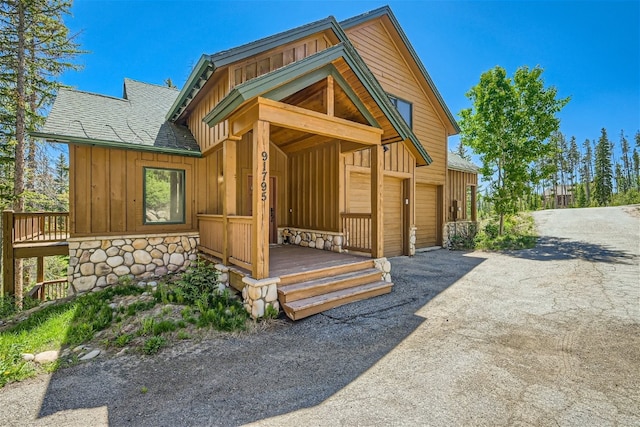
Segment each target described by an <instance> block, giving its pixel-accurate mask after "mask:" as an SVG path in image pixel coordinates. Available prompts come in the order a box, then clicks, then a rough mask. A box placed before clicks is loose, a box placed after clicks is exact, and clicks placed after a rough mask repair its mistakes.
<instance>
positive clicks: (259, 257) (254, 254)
mask: <svg viewBox="0 0 640 427" xmlns="http://www.w3.org/2000/svg"><path fill="white" fill-rule="evenodd" d="M251 184H252V186H253V200H252V201H251V203H252V206H253V209H252V211H253V230H252V239H251V240H252V245H251V246H252V247H251V270H252V271H251V275H252V276H253V277H254V278H255V279H258V280H260V279H266V278H268V277H269V122H267V121H264V120H258V121H256V122H254V124H253V177H252V183H251Z"/></svg>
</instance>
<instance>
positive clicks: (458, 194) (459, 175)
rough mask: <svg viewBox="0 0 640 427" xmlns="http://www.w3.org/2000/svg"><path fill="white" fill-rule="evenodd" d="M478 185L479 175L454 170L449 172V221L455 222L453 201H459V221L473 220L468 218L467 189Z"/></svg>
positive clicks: (447, 205) (447, 199)
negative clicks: (452, 208)
mask: <svg viewBox="0 0 640 427" xmlns="http://www.w3.org/2000/svg"><path fill="white" fill-rule="evenodd" d="M477 185H478V174H475V173H471V172H463V171H458V170H454V169H449V170H448V171H447V195H446V202H445V203H446V205H445V206H446V211H447V220H448V221H453V212H452V211H451V207H453V201H454V200H457V201H458V206H459V207H460V211H459V212H458V217H457V220H458V221H462V220H471V218H467V187H469V186H474V187H475V186H477Z"/></svg>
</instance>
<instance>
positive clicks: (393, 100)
mask: <svg viewBox="0 0 640 427" xmlns="http://www.w3.org/2000/svg"><path fill="white" fill-rule="evenodd" d="M387 96H388V97H389V101H391V105H393V106H394V108H395V109H396V111H397V112H398V114H400V117H402V120H404V121H405V123H407V125H408V126H409V128H410V129H413V103H412V102H409V101H407V100H406V99H404V98H400V97H398V96H395V95H392V94H390V93H387ZM398 101H400V102H403V103H405V104H407V105H408V106H409V122H407V120H406V119H405V118H404V116H403V115H402V113H401V112H400V110H399V109H398Z"/></svg>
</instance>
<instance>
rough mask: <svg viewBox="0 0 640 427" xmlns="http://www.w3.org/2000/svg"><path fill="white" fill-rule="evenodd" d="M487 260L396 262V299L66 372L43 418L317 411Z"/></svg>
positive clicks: (217, 418)
mask: <svg viewBox="0 0 640 427" xmlns="http://www.w3.org/2000/svg"><path fill="white" fill-rule="evenodd" d="M483 261H484V259H483V258H479V257H468V256H465V253H463V252H449V251H446V250H439V251H435V252H428V253H422V254H417V255H416V256H415V257H412V258H408V257H398V258H393V259H391V263H392V268H393V270H392V275H393V278H394V283H395V286H394V288H393V291H392V292H391V293H390V294H387V295H383V296H380V297H376V298H372V299H370V300H366V301H361V302H358V303H355V304H349V305H346V306H343V307H338V308H335V309H332V310H330V311H327V312H325V313H322V314H319V315H316V316H312V317H309V318H307V319H303V320H301V321H298V322H295V323H294V322H291V321H288V320H287V321H284V322H283V323H281V324H278V325H276V326H275V327H273V328H271V329H269V330H267V331H265V332H263V333H256V334H243V335H239V336H231V335H229V336H226V337H225V338H220V339H211V340H205V341H202V342H199V343H185V344H179V345H177V346H176V347H174V348H173V349H167V350H165V351H163V352H162V353H161V354H159V355H157V356H142V355H132V356H122V357H116V358H111V359H104V360H100V359H96V360H94V361H92V362H90V363H86V364H83V365H78V366H75V367H72V368H69V369H64V370H61V371H59V372H56V373H55V374H54V375H53V376H52V378H51V381H50V383H49V387H48V389H47V392H46V394H45V396H44V398H43V400H42V405H41V408H40V414H39V416H40V417H45V416H48V415H51V414H54V413H57V412H59V411H64V410H71V409H81V408H97V407H107V410H108V417H109V425H111V426H118V425H125V424H126V425H137V426H141V425H153V426H161V425H239V424H244V423H249V422H253V421H257V420H261V419H264V418H269V417H274V416H277V415H281V414H285V413H289V412H291V411H296V410H299V409H302V408H308V407H312V406H315V405H318V404H320V403H321V402H323V401H324V400H325V399H327V398H328V397H330V396H331V395H333V394H334V393H336V392H337V391H339V390H340V389H342V388H343V387H345V386H346V385H348V384H349V383H350V382H351V381H353V380H355V379H356V378H357V377H358V376H360V375H361V374H363V373H364V372H365V371H367V370H368V369H369V368H371V367H372V366H373V365H374V364H375V363H376V362H377V361H379V360H380V359H381V358H382V357H384V356H385V355H386V354H388V353H389V352H390V351H392V350H393V349H394V348H395V347H396V346H397V345H398V344H399V343H400V342H402V341H403V340H404V339H405V338H406V337H407V336H408V335H409V334H411V333H412V332H413V331H414V330H415V329H416V328H418V327H419V326H420V324H422V323H423V322H424V318H422V317H419V316H417V315H415V312H416V311H417V310H419V309H420V308H422V307H423V306H424V305H425V304H427V303H428V302H429V301H430V300H431V299H433V298H434V297H435V296H436V295H438V294H439V293H440V292H442V291H443V290H445V289H446V288H448V287H449V286H451V285H452V284H454V283H455V282H456V281H457V280H458V279H460V278H461V277H462V276H464V275H465V274H467V273H468V272H469V271H471V270H472V269H474V268H475V267H476V266H477V265H479V264H480V263H482V262H483ZM143 387H146V388H147V389H148V392H146V393H142V392H141V389H142V388H143Z"/></svg>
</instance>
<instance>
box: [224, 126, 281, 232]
mask: <svg viewBox="0 0 640 427" xmlns="http://www.w3.org/2000/svg"><path fill="white" fill-rule="evenodd" d="M252 143H253V132H247V133H246V134H244V135H243V137H242V139H241V140H240V141H238V143H237V146H236V147H237V156H236V159H237V161H238V163H237V168H238V169H237V177H238V181H237V193H236V194H237V197H236V209H237V212H238V215H249V213H250V212H251V199H250V197H249V190H250V183H249V176H251V173H252V170H253V169H252V165H253V161H252V159H251V156H252V155H253V151H252ZM287 164H288V159H287V156H286V155H285V154H284V153H283V152H282V151H281V150H280V149H279V148H278V147H276V146H275V145H274V144H273V143H271V144H270V145H269V176H271V177H272V178H273V177H275V178H276V180H275V183H276V187H277V188H276V220H277V223H278V226H279V227H280V226H284V225H287V224H286V223H287V217H288V205H289V203H288V194H287V183H288V179H287V175H288V171H287ZM270 191H273V188H271V189H270Z"/></svg>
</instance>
